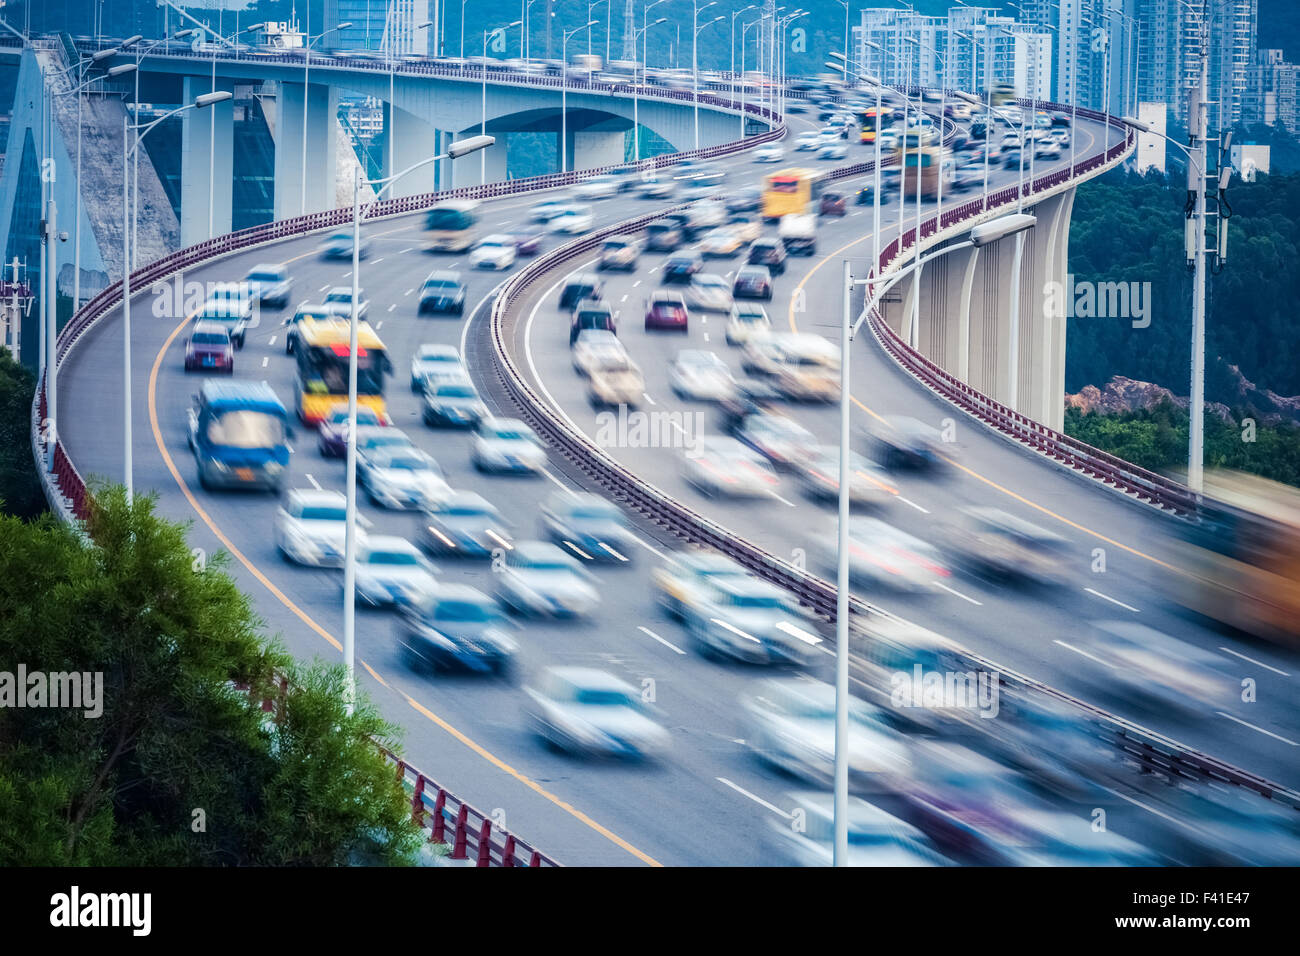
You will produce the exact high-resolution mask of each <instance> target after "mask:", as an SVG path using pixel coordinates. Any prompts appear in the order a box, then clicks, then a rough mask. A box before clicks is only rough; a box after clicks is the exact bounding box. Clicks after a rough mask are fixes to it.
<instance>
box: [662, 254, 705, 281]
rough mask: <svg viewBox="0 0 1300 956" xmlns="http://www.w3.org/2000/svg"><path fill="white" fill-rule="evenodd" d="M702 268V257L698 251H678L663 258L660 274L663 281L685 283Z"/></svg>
mask: <svg viewBox="0 0 1300 956" xmlns="http://www.w3.org/2000/svg"><path fill="white" fill-rule="evenodd" d="M703 268H704V259H703V257H701V256H700V254H699V253H698V252H680V253H676V254H674V255H671V256H669V257H668V258H667V259H666V260H664V265H663V269H662V270H661V274H662V275H663V281H664V282H665V283H670V282H677V283H686V282H690V281H691V279H692V277H694V275H695V274H696V273H697V272H699V271H701V270H702V269H703Z"/></svg>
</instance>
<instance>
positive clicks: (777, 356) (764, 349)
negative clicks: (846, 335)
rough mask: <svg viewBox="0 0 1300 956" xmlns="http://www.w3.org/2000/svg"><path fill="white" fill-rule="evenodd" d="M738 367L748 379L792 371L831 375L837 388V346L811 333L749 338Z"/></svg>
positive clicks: (780, 374)
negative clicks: (809, 371) (748, 375)
mask: <svg viewBox="0 0 1300 956" xmlns="http://www.w3.org/2000/svg"><path fill="white" fill-rule="evenodd" d="M740 364H741V368H743V369H744V370H745V371H746V372H747V373H749V374H750V375H758V376H764V377H768V378H779V377H781V376H782V375H784V374H787V373H788V372H790V371H791V370H792V369H799V368H806V369H810V370H811V369H821V370H824V371H825V372H827V373H829V374H830V375H831V377H832V378H833V379H834V381H835V384H836V386H837V387H838V384H839V378H838V372H839V367H840V350H839V346H837V345H835V344H834V343H832V342H830V341H829V340H828V339H826V338H825V337H824V336H821V335H816V334H813V333H811V332H781V333H773V334H771V335H765V336H759V337H756V338H752V339H751V340H750V341H749V342H748V343H746V345H745V347H744V349H743V350H742V351H741V353H740ZM837 394H838V392H837Z"/></svg>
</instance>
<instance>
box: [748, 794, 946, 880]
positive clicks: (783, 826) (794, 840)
mask: <svg viewBox="0 0 1300 956" xmlns="http://www.w3.org/2000/svg"><path fill="white" fill-rule="evenodd" d="M786 803H787V804H788V805H789V806H791V807H793V808H795V809H797V810H801V811H803V812H802V814H801V816H800V821H801V823H802V824H803V825H802V826H801V827H798V828H796V827H794V826H793V825H792V824H791V821H788V820H777V819H774V818H769V820H768V825H769V830H768V832H767V835H766V836H767V838H766V840H765V841H764V852H763V860H762V863H763V865H764V866H831V865H832V863H833V857H834V848H833V844H834V840H833V836H834V829H835V814H834V798H833V796H832V795H831V794H830V793H823V792H818V791H804V792H799V793H792V794H790V795H789V798H788V799H787V800H786ZM848 831H849V856H848V860H847V865H849V866H888V867H895V866H908V867H911V866H948V865H950V864H951V862H952V861H950V860H948V859H947V858H946V857H944V856H943V855H942V854H941V853H940V852H939V851H938V849H937V848H936V847H935V845H934V844H933V843H932V842H931V840H930V838H929V837H927V836H926V835H925V834H924V833H922V832H921V831H920V830H918V829H917V828H916V827H914V826H912V824H910V823H907V822H906V821H904V820H900V819H899V818H898V817H896V816H894V815H893V814H892V813H887V812H886V811H884V810H882V809H881V808H880V807H878V806H876V805H875V804H873V803H868V802H867V801H866V800H863V799H862V798H861V797H849V804H848Z"/></svg>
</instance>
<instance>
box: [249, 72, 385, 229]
mask: <svg viewBox="0 0 1300 956" xmlns="http://www.w3.org/2000/svg"><path fill="white" fill-rule="evenodd" d="M303 97H304V87H303V84H301V83H281V84H280V94H279V102H278V103H277V104H276V107H277V109H276V113H277V116H276V137H275V218H276V219H292V218H293V217H294V216H298V215H301V214H303V213H306V212H321V211H322V210H326V209H333V208H334V207H335V205H336V199H337V197H336V195H335V193H336V186H335V178H336V174H337V158H338V156H337V151H336V150H337V139H336V137H335V127H336V125H337V124H338V111H339V98H338V91H337V90H336V89H335V88H333V87H330V86H324V85H321V84H317V83H312V84H310V85H309V86H307V87H306V100H307V104H306V105H307V117H306V119H307V146H306V152H307V189H306V197H305V203H304V196H303ZM398 121H399V122H400V121H401V120H400V117H399V120H398ZM304 206H305V208H304Z"/></svg>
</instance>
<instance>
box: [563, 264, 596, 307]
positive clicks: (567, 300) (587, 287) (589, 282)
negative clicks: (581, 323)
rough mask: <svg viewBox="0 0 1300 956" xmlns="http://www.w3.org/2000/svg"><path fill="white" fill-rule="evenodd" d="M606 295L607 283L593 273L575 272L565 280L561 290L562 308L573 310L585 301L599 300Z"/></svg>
mask: <svg viewBox="0 0 1300 956" xmlns="http://www.w3.org/2000/svg"><path fill="white" fill-rule="evenodd" d="M604 294H605V283H604V280H602V279H601V278H600V276H598V275H596V274H594V273H591V272H575V273H573V275H571V276H569V277H568V278H567V279H565V280H564V288H562V289H561V290H560V306H559V307H560V308H561V309H573V308H574V307H575V306H577V304H578V303H579V302H581V301H582V300H583V299H599V298H601V297H602V296H603V295H604Z"/></svg>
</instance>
